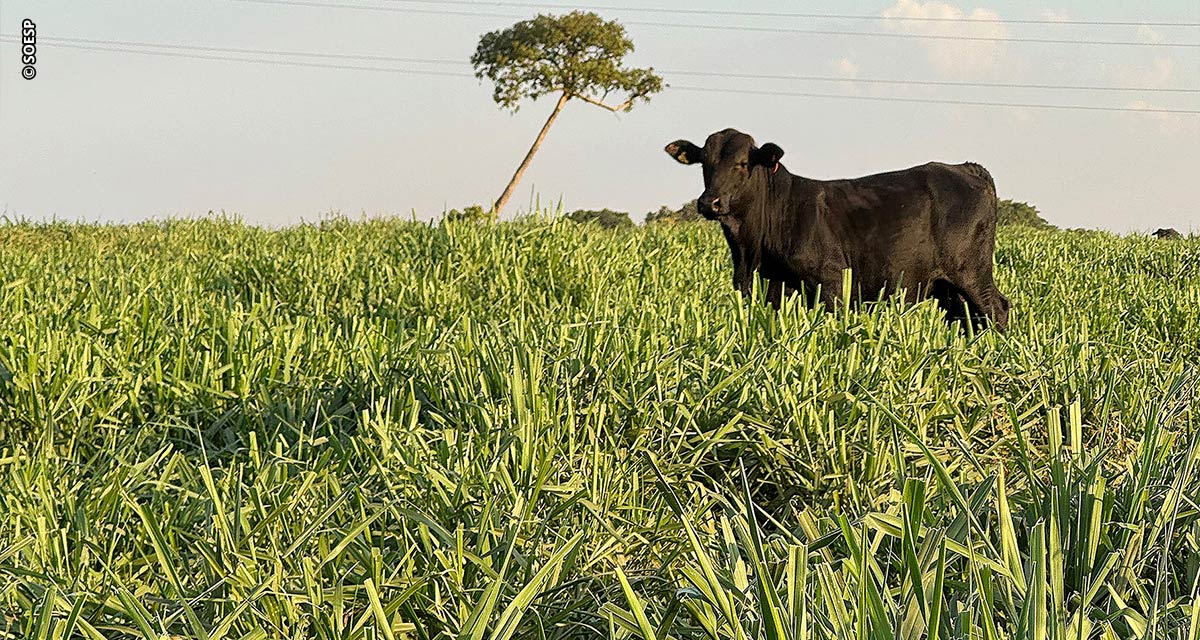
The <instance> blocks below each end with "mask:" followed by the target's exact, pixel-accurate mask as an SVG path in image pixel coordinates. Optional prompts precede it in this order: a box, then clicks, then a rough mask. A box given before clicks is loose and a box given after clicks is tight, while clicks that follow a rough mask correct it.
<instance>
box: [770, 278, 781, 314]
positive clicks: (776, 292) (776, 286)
mask: <svg viewBox="0 0 1200 640" xmlns="http://www.w3.org/2000/svg"><path fill="white" fill-rule="evenodd" d="M768 282H769V284H768V285H767V303H769V304H770V305H771V308H772V309H775V310H776V311H778V310H779V307H780V306H781V305H782V304H783V280H769V281H768Z"/></svg>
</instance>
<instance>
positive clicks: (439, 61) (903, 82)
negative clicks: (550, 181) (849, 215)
mask: <svg viewBox="0 0 1200 640" xmlns="http://www.w3.org/2000/svg"><path fill="white" fill-rule="evenodd" d="M4 37H6V38H15V37H16V36H13V35H6V36H4ZM39 41H44V42H50V43H59V42H61V43H71V44H89V45H105V46H113V47H125V48H129V47H154V48H160V49H168V50H181V51H204V52H216V53H234V54H253V55H266V56H296V57H309V58H337V59H342V60H364V61H375V62H400V63H406V64H429V65H447V66H464V65H466V64H467V62H466V61H463V60H450V59H446V58H412V57H407V56H387V55H372V54H357V53H323V52H313V51H285V50H278V49H242V48H235V47H210V46H200V45H186V44H174V43H161V42H139V41H129V40H98V39H92V38H67V37H59V36H52V37H43V38H40V39H39ZM660 72H661V73H663V74H664V75H668V76H669V75H678V76H702V77H713V78H729V79H739V80H789V81H809V82H858V83H862V84H881V85H898V86H930V87H965V88H985V89H1039V90H1062V91H1112V92H1143V93H1200V89H1190V88H1173V87H1128V86H1125V87H1121V86H1107V85H1068V84H1022V83H1015V82H963V81H952V80H910V79H891V78H845V77H838V76H820V75H780V74H764V73H735V72H720V71H694V70H682V69H662V70H660ZM461 75H469V74H461Z"/></svg>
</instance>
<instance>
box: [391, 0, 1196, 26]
mask: <svg viewBox="0 0 1200 640" xmlns="http://www.w3.org/2000/svg"><path fill="white" fill-rule="evenodd" d="M381 1H382V2H392V3H398V4H423V5H429V4H435V5H436V4H441V5H457V6H468V7H513V8H521V9H555V10H568V11H573V10H582V11H623V12H629V13H664V14H678V15H697V16H727V17H748V18H800V19H811V20H896V21H904V22H952V23H953V22H967V23H971V22H977V23H985V24H986V23H999V24H1029V25H1035V24H1036V25H1055V26H1058V25H1071V26H1101V27H1200V22H1150V21H1139V22H1134V21H1109V20H1072V19H1065V18H1064V19H1062V20H1055V19H1033V18H972V17H966V16H964V17H961V18H941V17H932V16H930V17H926V16H879V15H864V14H846V13H798V12H792V11H731V10H719V9H686V8H682V9H681V8H666V7H644V6H643V7H635V6H628V5H627V6H619V7H613V6H601V5H592V6H588V5H579V4H554V3H537V2H495V1H486V0H381Z"/></svg>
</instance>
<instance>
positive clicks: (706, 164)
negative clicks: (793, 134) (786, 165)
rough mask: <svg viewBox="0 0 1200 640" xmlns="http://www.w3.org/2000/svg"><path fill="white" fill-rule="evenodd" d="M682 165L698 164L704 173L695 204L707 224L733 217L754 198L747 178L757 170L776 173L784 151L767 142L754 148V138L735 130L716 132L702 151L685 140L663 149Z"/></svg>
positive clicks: (677, 141) (706, 142)
mask: <svg viewBox="0 0 1200 640" xmlns="http://www.w3.org/2000/svg"><path fill="white" fill-rule="evenodd" d="M664 150H665V151H666V152H667V155H669V156H671V157H672V158H675V160H676V161H678V162H680V163H682V164H696V163H700V164H701V165H702V166H703V169H704V193H702V194H700V198H699V199H698V200H697V201H696V206H697V208H698V209H699V210H700V214H701V215H703V216H704V217H705V218H708V219H709V220H716V219H719V218H721V217H726V216H736V215H738V213H739V212H740V211H742V210H743V206H742V205H743V204H744V203H745V202H746V201H747V200H748V199H749V198H750V197H751V196H752V195H753V194H751V193H750V182H751V181H750V178H751V176H752V175H753V174H754V171H755V170H756V169H759V168H762V169H765V170H766V171H775V170H776V168H777V167H778V166H779V159H780V158H782V157H783V149H780V148H779V145H777V144H775V143H773V142H768V143H767V144H764V145H763V146H761V147H758V146H755V144H754V138H751V137H750V136H748V135H746V134H744V133H742V132H741V131H738V130H736V129H726V130H724V131H718V132H716V133H714V134H712V135H711V136H709V137H708V140H706V141H705V143H704V148H703V149H701V148H700V147H697V146H696V145H694V144H692V143H691V142H689V141H687V140H676V141H675V142H672V143H671V144H669V145H667V146H666V148H665V149H664Z"/></svg>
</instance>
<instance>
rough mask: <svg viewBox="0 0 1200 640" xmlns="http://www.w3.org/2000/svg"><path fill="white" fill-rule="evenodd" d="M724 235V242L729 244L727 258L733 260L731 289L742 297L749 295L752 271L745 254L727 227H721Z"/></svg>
mask: <svg viewBox="0 0 1200 640" xmlns="http://www.w3.org/2000/svg"><path fill="white" fill-rule="evenodd" d="M721 231H723V232H724V233H725V241H726V242H727V243H729V256H730V258H732V259H733V288H734V290H735V291H738V292H739V293H741V294H742V295H743V296H746V295H749V294H750V285H751V284H752V283H753V281H754V271H753V270H752V269H751V268H750V264H749V261H748V260H747V259H746V252H745V251H743V250H742V245H741V243H739V242H738V239H737V234H736V233H735V232H734V231H733V230H732V229H730V228H729V227H728V226H725V225H721Z"/></svg>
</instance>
